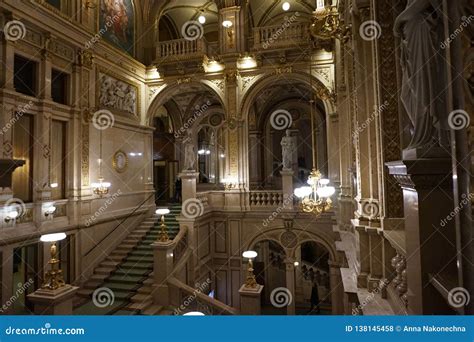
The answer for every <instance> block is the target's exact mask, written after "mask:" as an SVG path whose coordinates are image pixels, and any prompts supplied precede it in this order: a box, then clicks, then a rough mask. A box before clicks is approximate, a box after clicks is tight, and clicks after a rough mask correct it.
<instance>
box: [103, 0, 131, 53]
mask: <svg viewBox="0 0 474 342" xmlns="http://www.w3.org/2000/svg"><path fill="white" fill-rule="evenodd" d="M99 32H100V33H101V35H102V36H103V38H104V39H105V40H107V41H108V42H110V43H112V44H113V45H115V46H116V47H118V48H120V49H122V50H124V51H125V52H127V53H129V54H130V55H132V56H133V55H134V44H135V13H134V10H133V1H132V0H100V12H99Z"/></svg>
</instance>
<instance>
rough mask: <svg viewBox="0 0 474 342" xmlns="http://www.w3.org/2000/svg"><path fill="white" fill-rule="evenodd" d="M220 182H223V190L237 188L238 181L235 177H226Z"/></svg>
mask: <svg viewBox="0 0 474 342" xmlns="http://www.w3.org/2000/svg"><path fill="white" fill-rule="evenodd" d="M222 184H224V190H225V191H229V190H234V189H237V188H238V186H239V181H238V179H237V178H235V177H227V178H224V179H223V180H222Z"/></svg>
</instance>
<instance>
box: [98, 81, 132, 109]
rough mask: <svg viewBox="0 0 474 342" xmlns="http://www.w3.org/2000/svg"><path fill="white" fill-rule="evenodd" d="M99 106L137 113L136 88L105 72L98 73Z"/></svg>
mask: <svg viewBox="0 0 474 342" xmlns="http://www.w3.org/2000/svg"><path fill="white" fill-rule="evenodd" d="M99 79H100V92H99V104H100V106H101V107H106V108H112V109H116V110H121V111H124V112H127V113H130V114H133V115H137V89H136V88H135V87H134V86H132V85H130V84H128V83H125V82H122V81H120V80H117V79H116V78H114V77H111V76H109V75H106V74H102V73H100V74H99Z"/></svg>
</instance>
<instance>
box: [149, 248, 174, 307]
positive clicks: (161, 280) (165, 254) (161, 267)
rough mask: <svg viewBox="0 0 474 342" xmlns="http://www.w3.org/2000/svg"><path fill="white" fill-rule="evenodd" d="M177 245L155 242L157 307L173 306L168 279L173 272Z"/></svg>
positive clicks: (154, 269) (154, 282) (154, 297)
mask: <svg viewBox="0 0 474 342" xmlns="http://www.w3.org/2000/svg"><path fill="white" fill-rule="evenodd" d="M174 246H175V244H174V243H173V242H172V241H169V242H154V243H152V244H151V247H152V248H153V285H152V287H153V302H154V304H156V305H160V306H168V305H170V304H171V298H170V297H171V296H170V289H169V285H168V282H167V280H168V277H169V275H170V274H171V272H172V271H173V249H174Z"/></svg>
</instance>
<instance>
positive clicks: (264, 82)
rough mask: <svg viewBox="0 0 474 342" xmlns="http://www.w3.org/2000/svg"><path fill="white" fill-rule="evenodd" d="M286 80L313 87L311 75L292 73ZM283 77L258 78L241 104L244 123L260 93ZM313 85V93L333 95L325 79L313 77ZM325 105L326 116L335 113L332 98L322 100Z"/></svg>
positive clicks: (286, 75) (245, 94)
mask: <svg viewBox="0 0 474 342" xmlns="http://www.w3.org/2000/svg"><path fill="white" fill-rule="evenodd" d="M284 76H285V79H286V80H288V81H295V82H300V83H304V84H306V85H307V86H308V87H309V86H311V81H310V80H309V74H308V73H304V72H292V73H288V74H285V75H284ZM282 77H283V76H282V75H281V74H278V75H271V76H264V77H260V78H258V79H257V80H256V81H255V82H254V83H253V84H252V85H251V86H250V87H249V88H248V90H247V91H246V92H245V93H244V94H243V98H242V102H241V104H240V108H239V109H240V110H239V112H240V113H241V114H240V115H241V118H242V119H243V120H244V121H248V115H249V113H250V108H251V105H252V103H253V102H254V101H255V99H256V98H257V97H258V95H259V94H260V92H261V91H262V90H263V89H265V88H266V87H269V86H271V85H272V84H273V83H274V82H276V81H278V80H280V79H281V78H282ZM312 83H313V92H315V93H316V94H318V93H320V92H322V93H325V94H327V95H329V94H330V93H331V91H330V89H329V88H328V87H327V86H326V85H325V84H324V80H323V79H319V78H318V75H317V74H316V75H313V76H312ZM320 100H321V101H322V103H323V105H324V110H325V112H326V115H329V114H331V113H333V112H334V109H335V104H334V103H333V102H332V101H331V99H330V97H329V96H328V97H326V98H325V99H322V98H320Z"/></svg>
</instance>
